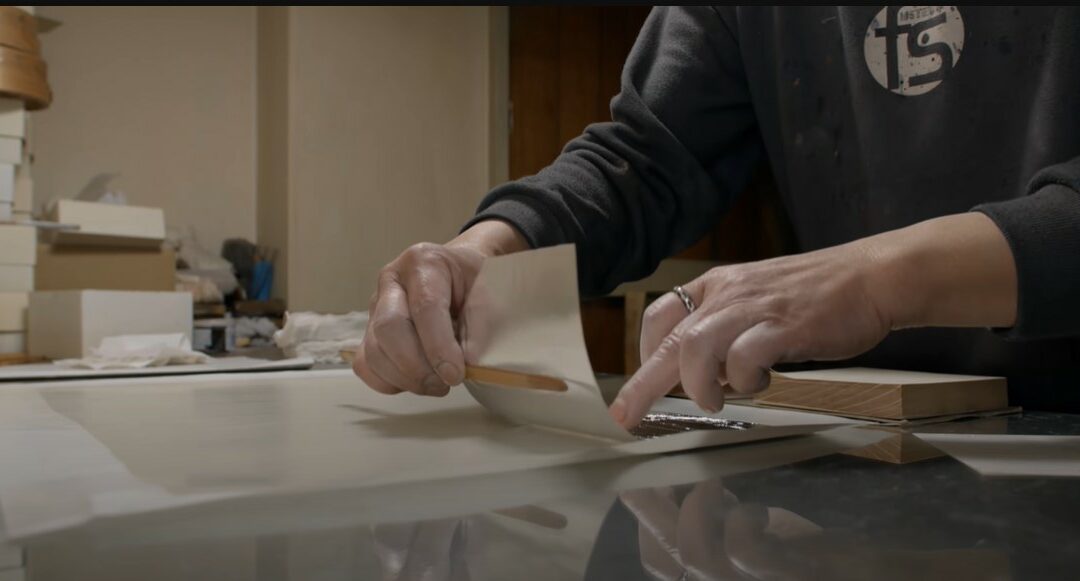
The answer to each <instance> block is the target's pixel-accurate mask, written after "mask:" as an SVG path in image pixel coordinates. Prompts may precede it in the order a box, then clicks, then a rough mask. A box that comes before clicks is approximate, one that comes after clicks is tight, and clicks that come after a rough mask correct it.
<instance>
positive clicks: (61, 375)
mask: <svg viewBox="0 0 1080 581" xmlns="http://www.w3.org/2000/svg"><path fill="white" fill-rule="evenodd" d="M314 363H315V362H314V361H312V360H311V359H306V358H302V357H300V358H295V359H281V360H278V361H268V360H266V359H254V358H251V357H226V358H222V359H211V360H210V361H209V362H207V363H195V364H190V365H168V366H165V367H139V368H126V369H82V368H73V367H62V366H59V365H54V364H52V363H32V364H29V365H10V366H7V367H0V383H4V382H18V381H32V380H51V379H56V380H61V379H64V380H74V379H100V378H105V377H153V376H167V375H201V374H207V373H237V372H242V371H288V370H300V369H309V368H311V366H312V365H314Z"/></svg>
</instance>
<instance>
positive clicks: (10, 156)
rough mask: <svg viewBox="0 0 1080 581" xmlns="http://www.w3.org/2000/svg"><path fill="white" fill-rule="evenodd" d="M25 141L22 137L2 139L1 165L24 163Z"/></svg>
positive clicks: (0, 144)
mask: <svg viewBox="0 0 1080 581" xmlns="http://www.w3.org/2000/svg"><path fill="white" fill-rule="evenodd" d="M22 146H23V140H22V138H21V137H0V163H10V164H11V165H19V164H20V163H22V150H23V147H22Z"/></svg>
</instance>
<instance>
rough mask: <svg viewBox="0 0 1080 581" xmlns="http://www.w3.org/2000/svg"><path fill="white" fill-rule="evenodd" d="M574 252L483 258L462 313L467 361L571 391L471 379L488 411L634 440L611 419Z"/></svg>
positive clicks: (559, 249)
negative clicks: (585, 329)
mask: <svg viewBox="0 0 1080 581" xmlns="http://www.w3.org/2000/svg"><path fill="white" fill-rule="evenodd" d="M577 288H578V285H577V266H576V260H575V255H574V247H573V246H569V245H564V246H556V247H553V248H543V249H540V250H532V251H529V252H520V253H516V254H510V255H507V256H501V257H497V258H491V259H488V260H485V261H484V265H483V267H482V268H481V269H480V274H479V275H478V276H477V279H476V281H475V283H474V284H473V287H472V289H471V290H470V292H469V296H468V298H467V299H466V301H465V308H464V309H463V314H462V323H461V335H462V345H463V347H464V349H465V359H466V362H467V363H469V364H472V365H482V366H485V367H495V368H499V369H507V370H510V371H521V372H525V373H535V374H538V375H546V376H549V377H557V378H559V379H562V380H564V381H565V382H566V384H567V387H568V388H569V389H568V391H566V392H549V391H536V390H524V389H509V388H505V387H499V386H496V385H487V384H483V383H479V382H476V381H468V380H467V381H466V382H465V385H466V386H467V387H468V388H469V392H470V393H472V395H473V397H475V398H476V399H477V401H479V402H480V403H482V404H484V407H486V408H488V409H490V410H492V411H493V412H495V413H497V414H499V415H501V416H503V417H505V418H507V419H510V420H511V421H514V422H517V423H521V424H532V425H538V426H544V427H548V428H554V429H559V430H567V431H571V432H574V433H579V434H588V435H591V436H596V437H600V438H605V439H608V440H615V441H621V442H629V441H633V440H634V439H635V438H634V436H632V435H630V433H629V432H627V431H626V430H624V429H623V428H622V427H621V426H619V425H618V424H617V423H615V421H614V420H613V419H612V418H611V415H609V414H608V411H607V404H605V403H604V398H603V396H602V395H601V393H600V388H599V387H598V385H597V383H596V374H595V373H594V372H593V369H592V365H591V364H590V363H589V356H588V353H587V352H586V350H585V337H584V335H583V333H582V328H581V314H580V310H579V306H578V294H577Z"/></svg>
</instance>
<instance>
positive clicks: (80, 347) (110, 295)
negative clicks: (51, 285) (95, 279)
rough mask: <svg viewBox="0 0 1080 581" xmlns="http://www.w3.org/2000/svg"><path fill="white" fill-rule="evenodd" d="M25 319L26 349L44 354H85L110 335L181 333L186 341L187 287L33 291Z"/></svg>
mask: <svg viewBox="0 0 1080 581" xmlns="http://www.w3.org/2000/svg"><path fill="white" fill-rule="evenodd" d="M28 323H29V324H28V334H29V338H28V339H29V345H28V346H29V350H30V353H31V354H32V355H40V356H44V357H48V358H50V359H67V358H79V357H85V356H87V355H89V354H90V350H91V349H93V348H94V347H97V346H98V345H99V344H100V343H101V340H102V339H104V338H106V337H112V336H115V335H132V334H145V333H184V335H186V336H187V338H188V340H189V341H190V340H191V326H192V300H191V293H186V292H146V291H99V290H81V291H42V292H35V293H33V294H31V295H30V310H29V316H28Z"/></svg>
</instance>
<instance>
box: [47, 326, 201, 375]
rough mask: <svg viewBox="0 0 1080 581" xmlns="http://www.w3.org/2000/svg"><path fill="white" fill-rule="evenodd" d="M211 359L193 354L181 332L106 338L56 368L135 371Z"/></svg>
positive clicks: (62, 361)
mask: <svg viewBox="0 0 1080 581" xmlns="http://www.w3.org/2000/svg"><path fill="white" fill-rule="evenodd" d="M209 360H210V357H209V356H207V355H206V354H205V353H199V352H198V351H192V349H191V341H189V340H188V338H187V337H186V336H185V335H184V334H183V333H169V334H164V335H118V336H115V337H106V338H104V339H102V340H101V345H99V346H98V347H97V348H96V349H93V350H91V352H90V356H89V357H85V358H83V359H61V360H59V361H56V362H55V364H56V365H60V366H63V367H76V368H83V369H136V368H140V367H160V366H162V365H190V364H194V363H206V362H207V361H209Z"/></svg>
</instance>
